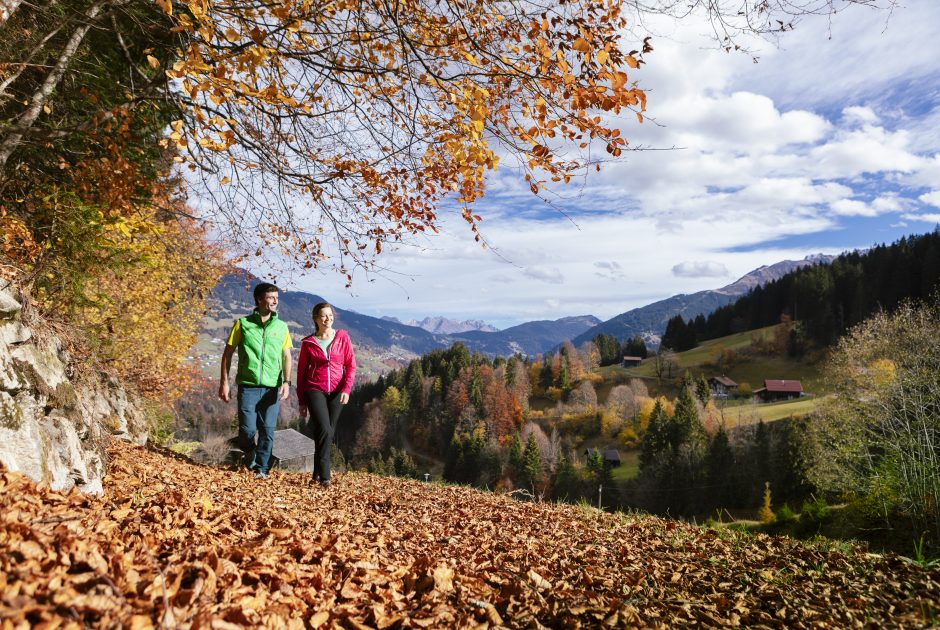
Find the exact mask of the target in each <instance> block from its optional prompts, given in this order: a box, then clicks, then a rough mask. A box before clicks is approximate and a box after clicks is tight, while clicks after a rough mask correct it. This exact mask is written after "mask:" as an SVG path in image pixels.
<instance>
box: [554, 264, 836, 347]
mask: <svg viewBox="0 0 940 630" xmlns="http://www.w3.org/2000/svg"><path fill="white" fill-rule="evenodd" d="M834 259H835V256H830V255H828V254H814V255H812V256H807V257H806V258H803V259H802V260H783V261H780V262H778V263H774V264H772V265H764V266H762V267H758V268H757V269H755V270H753V271H751V272H749V273H747V274H745V275H744V276H741V277H740V278H738V279H737V280H735V281H734V282H732V283H731V284H729V285H727V286H724V287H721V288H720V289H709V290H705V291H699V292H697V293H690V294H679V295H674V296H672V297H670V298H666V299H665V300H659V301H658V302H653V303H652V304H647V305H646V306H642V307H640V308H635V309H632V310H629V311H627V312H625V313H621V314H620V315H617V316H615V317H612V318H610V319H608V320H607V321H605V322H602V323H600V324H598V325H597V326H594V327H593V328H590V329H588V330H586V331H584V332H583V333H581V334H580V335H578V336H577V337H575V338H574V339H572V340H571V341H572V343H574V345H575V346H577V345H579V344H581V343H583V342H585V341H590V340H591V339H593V338H594V337H596V336H597V335H598V334H600V333H604V334H606V335H613V336H615V337H617V338H618V339H620V340H621V341H623V340H626V339H629V338H631V337H633V336H635V335H640V336H641V337H643V338H644V339H645V340H646V342H647V345H651V346H653V347H656V346H658V345H659V338H660V337H661V336H662V334H663V331H664V330H665V329H666V323H667V322H668V321H669V319H670V318H671V317H674V316H676V315H682V317H684V318H685V319H693V318H695V317H696V316H697V315H699V314H701V315H708V314H709V313H711V312H712V311H714V310H715V309H717V308H719V307H722V306H724V305H726V304H729V303H731V302H734V301H735V300H736V299H738V298H739V297H741V296H742V295H745V294H746V293H747V292H748V291H750V290H751V289H753V288H754V287H756V286H760V285H764V284H766V283H768V282H770V281H772V280H777V279H778V278H782V277H783V276H785V275H786V274H788V273H790V272H791V271H795V270H797V269H799V268H800V267H805V266H807V265H816V264H824V265H828V264H829V263H831V262H832V261H833V260H834Z"/></svg>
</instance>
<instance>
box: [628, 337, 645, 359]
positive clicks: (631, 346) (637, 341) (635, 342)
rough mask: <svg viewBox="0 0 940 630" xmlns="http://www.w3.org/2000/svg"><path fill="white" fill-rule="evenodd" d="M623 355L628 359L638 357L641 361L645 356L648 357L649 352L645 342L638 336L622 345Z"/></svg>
mask: <svg viewBox="0 0 940 630" xmlns="http://www.w3.org/2000/svg"><path fill="white" fill-rule="evenodd" d="M623 354H624V355H626V356H630V357H640V358H641V359H645V358H646V357H647V356H649V351H648V350H647V348H646V341H645V340H644V339H643V337H641V336H639V335H635V336H633V337H631V338H630V339H628V340H627V342H626V343H625V344H624V347H623Z"/></svg>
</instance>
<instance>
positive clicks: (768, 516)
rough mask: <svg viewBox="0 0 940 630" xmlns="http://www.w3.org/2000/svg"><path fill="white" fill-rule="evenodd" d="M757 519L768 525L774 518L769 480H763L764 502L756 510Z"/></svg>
mask: <svg viewBox="0 0 940 630" xmlns="http://www.w3.org/2000/svg"><path fill="white" fill-rule="evenodd" d="M757 518H758V520H759V521H760V522H761V523H763V524H764V525H770V524H771V523H773V522H774V521H775V520H776V518H777V517H776V516H775V515H774V511H773V508H772V507H771V497H770V482H769V481H767V482H764V504H763V505H762V506H761V508H760V509H759V510H758V511H757Z"/></svg>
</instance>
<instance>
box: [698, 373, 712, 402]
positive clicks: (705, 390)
mask: <svg viewBox="0 0 940 630" xmlns="http://www.w3.org/2000/svg"><path fill="white" fill-rule="evenodd" d="M695 397H696V398H698V399H699V402H701V403H702V404H703V405H707V404H708V401H709V400H711V397H712V390H711V387H709V386H708V379H706V378H705V375H704V374H702V375H701V376H700V377H699V379H698V382H697V383H696V384H695Z"/></svg>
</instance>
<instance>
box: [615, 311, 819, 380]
mask: <svg viewBox="0 0 940 630" xmlns="http://www.w3.org/2000/svg"><path fill="white" fill-rule="evenodd" d="M776 329H777V326H767V327H765V328H759V329H757V330H749V331H746V332H742V333H737V334H734V335H729V336H727V337H721V338H719V339H711V340H709V341H704V342H702V343H701V344H700V345H699V346H697V347H695V348H692V349H691V350H686V351H685V352H679V353H676V361H677V363H678V365H679V374H678V375H676V376H679V377H681V376H682V374H683V373H684V372H685V371H686V370H688V371H689V372H690V373H691V374H692V376H693V377H695V378H698V376H699V375H701V374H704V375H705V376H706V377H709V376H717V375H721V374H724V375H726V376H728V377H730V378H731V379H733V380H734V381H735V382H737V383H748V384H750V385H751V387H752V388H754V389H757V388H758V387H763V384H764V380H765V379H787V380H791V379H792V380H799V381H801V382H802V384H803V390H804V391H805V392H808V393H812V394H816V395H819V396H821V395H825V394H827V393H828V389H827V387H826V382H825V380H824V379H823V377H822V373H821V372H820V365H819V362H817V361H809V360H800V359H793V358H790V357H784V356H779V355H769V354H762V353H757V352H753V353H752V348H753V342H754V340H755V338H762V339H765V340H770V339H772V338H773V335H774V331H775V330H776ZM723 350H731V351H733V352H734V353H735V360H734V361H733V362H732V364H731V365H730V366H728V367H717V366H716V364H715V362H716V357H717V356H718V355H719V354H720V353H721V352H722V351H723ZM600 373H601V374H602V375H603V376H604V378H605V380H609V381H614V380H620V381H622V380H625V379H629V378H630V377H639V378H644V379H647V380H649V381H651V384H655V381H656V370H655V359H653V358H652V357H650V358H648V359H645V360H644V361H643V362H642V363H641V364H640V365H639V366H637V367H633V368H623V367H620V366H608V367H604V368H601V369H600ZM665 389H666V390H667V391H666V393H667V394H670V395H675V393H674V392H672V391H671V389H670V388H669V387H668V386H667V387H666V388H665Z"/></svg>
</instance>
